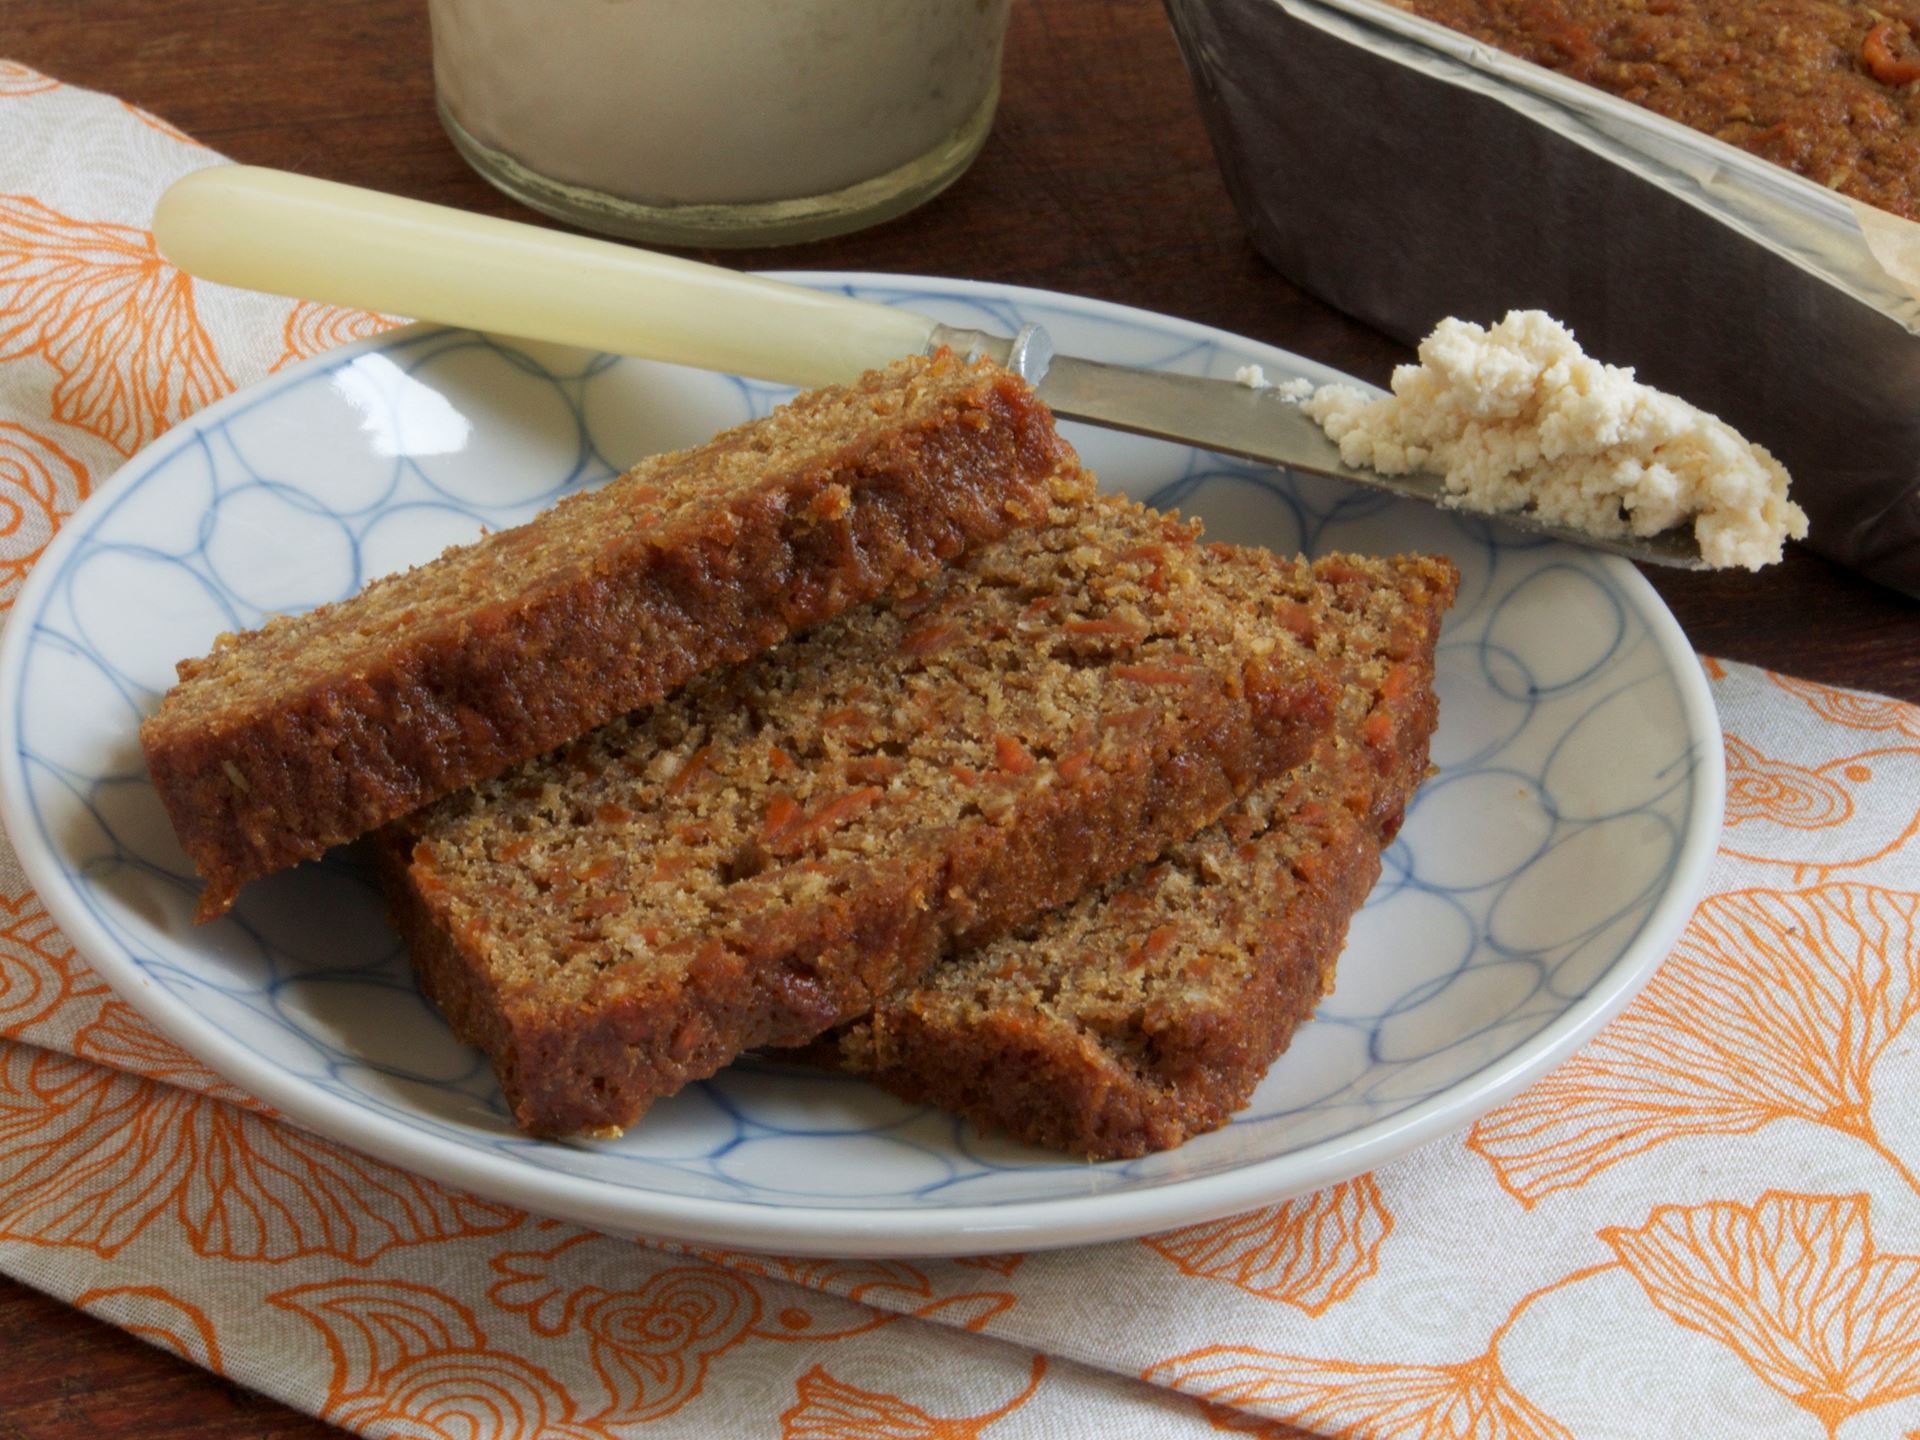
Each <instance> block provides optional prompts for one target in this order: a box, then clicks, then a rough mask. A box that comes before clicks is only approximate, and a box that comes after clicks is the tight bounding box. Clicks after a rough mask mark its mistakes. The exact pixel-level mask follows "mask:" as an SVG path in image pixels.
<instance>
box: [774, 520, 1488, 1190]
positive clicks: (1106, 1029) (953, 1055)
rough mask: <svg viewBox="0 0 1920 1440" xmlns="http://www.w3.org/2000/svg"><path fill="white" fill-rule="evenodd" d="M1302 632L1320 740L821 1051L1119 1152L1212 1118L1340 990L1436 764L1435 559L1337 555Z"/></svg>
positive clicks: (1442, 565) (1094, 1148) (994, 1118)
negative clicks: (1328, 711)
mask: <svg viewBox="0 0 1920 1440" xmlns="http://www.w3.org/2000/svg"><path fill="white" fill-rule="evenodd" d="M1315 568H1316V573H1317V574H1318V575H1319V576H1320V577H1321V579H1322V580H1323V581H1325V582H1326V583H1327V584H1328V586H1329V587H1330V589H1331V590H1332V592H1333V594H1334V595H1335V597H1336V606H1335V613H1334V614H1333V615H1332V616H1331V617H1330V618H1329V619H1326V620H1323V621H1320V622H1318V623H1317V624H1316V625H1315V627H1314V628H1313V631H1312V634H1311V636H1310V639H1311V643H1312V645H1313V648H1314V650H1315V652H1316V653H1317V654H1319V655H1320V656H1321V657H1323V659H1324V660H1325V661H1326V662H1327V663H1329V664H1331V665H1336V666H1339V667H1341V668H1343V669H1344V670H1345V672H1346V679H1345V684H1344V686H1343V689H1342V691H1341V694H1340V698H1339V702H1338V718H1337V721H1336V724H1335V726H1334V728H1333V730H1332V731H1331V732H1330V733H1328V734H1326V735H1325V736H1323V737H1322V738H1321V739H1320V741H1319V743H1318V744H1317V745H1316V746H1315V748H1314V752H1313V754H1312V756H1311V758H1310V759H1309V760H1308V761H1307V763H1306V764H1304V765H1302V766H1301V767H1299V768H1298V769H1296V770H1294V771H1292V772H1290V773H1288V774H1286V775H1284V776H1282V777H1280V778H1279V779H1278V780H1275V781H1272V782H1269V783H1267V784H1264V785H1261V786H1258V787H1256V788H1255V789H1254V790H1252V791H1251V792H1249V793H1248V794H1247V796H1246V797H1245V798H1244V799H1242V800H1241V801H1240V802H1239V803H1238V804H1237V805H1236V806H1235V807H1234V808H1233V809H1232V810H1231V811H1229V812H1228V814H1227V815H1226V816H1225V817H1224V818H1223V819H1222V820H1220V821H1219V822H1217V823H1216V824H1214V825H1212V826H1210V827H1209V828H1208V829H1206V830H1204V831H1202V832H1201V833H1200V834H1199V835H1197V836H1195V837H1193V838H1192V839H1190V840H1188V841H1186V842H1184V843H1181V844H1176V845H1174V846H1173V847H1172V848H1171V849H1169V850H1168V851H1167V852H1166V854H1164V855H1163V856H1161V857H1160V858H1158V859H1156V860H1154V861H1153V862H1151V863H1150V864H1148V865H1146V866H1144V867H1141V868H1138V869H1136V870H1134V871H1133V872H1131V873H1129V874H1127V875H1124V876H1121V877H1119V878H1117V879H1115V880H1113V881H1111V882H1109V883H1108V884H1106V885H1104V886H1102V887H1100V888H1098V889H1096V890H1094V891H1092V892H1090V893H1088V894H1086V895H1084V896H1082V897H1081V898H1080V899H1079V900H1078V901H1076V902H1075V903H1074V904H1072V905H1070V906H1068V907H1066V908H1065V909H1064V910H1060V911H1056V912H1054V913H1052V914H1049V915H1046V916H1043V917H1041V918H1040V919H1039V920H1037V921H1034V922H1031V923H1029V924H1027V925H1025V926H1022V927H1020V928H1019V929H1017V930H1016V931H1014V932H1013V933H1011V934H1009V935H1007V936H1005V937H1004V938H1002V939H1001V940H999V941H997V942H995V943H993V944H990V945H987V946H984V947H981V948H978V949H975V950H973V951H971V952H969V953H966V954H964V955H962V956H960V957H958V958H957V959H955V960H952V961H949V962H947V963H945V964H943V965H941V966H939V967H937V968H936V969H935V970H933V971H932V972H931V973H930V974H929V975H928V976H927V977H926V978H925V979H923V980H922V981H921V982H920V983H919V984H918V985H917V986H914V987H911V988H908V989H906V990H904V991H902V992H899V993H897V994H895V995H893V996H891V997H888V998H886V999H884V1000H882V1002H881V1003H880V1004H879V1005H878V1006H877V1007H876V1008H875V1010H874V1012H873V1013H872V1014H871V1015H870V1016H867V1017H866V1018H864V1019H862V1020H859V1021H857V1022H855V1023H854V1024H852V1025H849V1026H847V1027H845V1028H844V1029H842V1030H839V1031H836V1032H835V1033H834V1034H833V1035H831V1036H828V1037H826V1038H824V1039H823V1040H822V1041H821V1042H818V1043H817V1044H816V1045H814V1046H813V1047H811V1049H810V1050H809V1052H807V1055H808V1058H810V1059H813V1060H816V1061H824V1062H826V1063H829V1064H834V1065H837V1066H839V1067H841V1068H844V1069H848V1070H854V1071H859V1072H863V1073H865V1074H868V1075H870V1076H871V1077H872V1078H873V1079H874V1080H875V1081H877V1082H878V1083H879V1084H880V1085H881V1086H883V1087H884V1088H886V1089H888V1090H890V1091H893V1092H895V1093H896V1094H899V1095H902V1096H904V1097H906V1098H908V1099H912V1100H924V1101H929V1102H931V1103H933V1104H936V1105H940V1106H943V1107H945V1108H947V1109H950V1110H954V1111H957V1112H958V1113H960V1114H962V1115H966V1116H968V1117H970V1118H972V1119H974V1120H976V1121H978V1122H980V1123H981V1124H983V1125H990V1126H997V1127H998V1128H1000V1129H1002V1130H1005V1131H1007V1132H1009V1133H1011V1134H1013V1135H1014V1136H1017V1137H1018V1138H1020V1139H1023V1140H1027V1141H1031V1142H1032V1143H1034V1144H1038V1145H1045V1146H1049V1147H1051V1148H1054V1149H1059V1150H1067V1151H1071V1152H1073V1153H1076V1154H1080V1155H1086V1156H1089V1157H1091V1158H1093V1159H1097V1160H1104V1159H1115V1158H1119V1157H1124V1156H1135V1155H1142V1154H1145V1153H1147V1152H1148V1151H1151V1150H1164V1149H1167V1148H1170V1147H1172V1146H1175V1145H1178V1144H1180V1143H1182V1142H1183V1141H1185V1140H1187V1139H1188V1138H1190V1137H1191V1136H1193V1135H1196V1134H1199V1133H1201V1132H1203V1131H1207V1130H1213V1129H1217V1128H1218V1127H1220V1126H1221V1125H1224V1124H1225V1123H1226V1122H1227V1120H1228V1119H1229V1118H1230V1116H1231V1115H1232V1113H1233V1112H1234V1111H1235V1110H1237V1109H1239V1108H1240V1107H1241V1106H1243V1105H1245V1104H1246V1103H1247V1101H1248V1100H1249V1099H1250V1098H1251V1096H1252V1094H1253V1090H1254V1087H1255V1086H1256V1085H1257V1084H1259V1082H1260V1078H1261V1077H1262V1076H1263V1075H1264V1074H1265V1073H1266V1070H1267V1067H1268V1066H1269V1065H1271V1064H1272V1063H1273V1061H1274V1059H1275V1058H1276V1057H1277V1056H1278V1055H1279V1054H1280V1053H1281V1052H1282V1051H1283V1050H1285V1049H1286V1047H1287V1044H1288V1042H1289V1041H1290V1040H1291V1039H1292V1038H1293V1033H1294V1031H1295V1029H1296V1028H1297V1027H1298V1026H1299V1025H1300V1024H1301V1022H1302V1021H1304V1020H1306V1019H1307V1018H1308V1017H1309V1016H1310V1015H1311V1014H1312V1012H1313V1009H1314V1006H1315V1005H1316V1004H1317V1003H1318V1002H1319V1000H1320V997H1321V996H1322V995H1323V994H1325V993H1326V992H1327V991H1329V990H1331V989H1332V988H1333V976H1334V962H1335V960H1336V959H1337V958H1338V956H1339V953H1340V949H1341V946H1342V944H1343V943H1344V941H1345V937H1346V930H1347V921H1348V919H1349V917H1350V916H1351V915H1352V914H1353V912H1354V911H1355V910H1356V909H1358V908H1359V906H1360V903H1361V902H1362V901H1363V900H1364V899H1365V898H1366V895H1367V892H1368V891H1369V890H1370V889H1372V887H1373V883H1374V881H1375V880H1376V879H1377V878H1378V876H1379V874H1380V849H1381V846H1382V845H1384V844H1385V843H1386V842H1387V841H1389V840H1391V839H1392V838H1393V835H1394V833H1395V832H1396V831H1397V830H1398V829H1399V825H1400V820H1401V816H1402V815H1403V813H1404V811H1405V808H1406V805H1407V802H1408V800H1409V798H1410V797H1411V795H1412V794H1413V791H1414V788H1415V787H1416V786H1417V785H1418V784H1419V783H1420V780H1421V778H1422V777H1423V775H1424V774H1425V772H1426V765H1427V742H1428V739H1429V737H1430V736H1431V734H1432V731H1433V727H1434V723H1435V718H1436V714H1437V710H1436V702H1435V698H1434V690H1433V649H1434V641H1435V637H1436V636H1437V634H1438V632H1439V628H1440V617H1441V614H1442V612H1443V611H1444V610H1445V609H1446V607H1447V606H1448V605H1449V604H1451V603H1452V599H1453V594H1454V589H1455V586H1456V584H1457V577H1456V575H1455V572H1454V570H1453V567H1452V566H1451V565H1450V564H1449V563H1448V562H1446V561H1444V560H1436V559H1427V558H1413V559H1398V560H1391V561H1380V560H1363V559H1359V558H1356V557H1352V556H1334V557H1330V558H1328V559H1325V560H1322V561H1321V562H1319V564H1318V565H1317V566H1316V567H1315Z"/></svg>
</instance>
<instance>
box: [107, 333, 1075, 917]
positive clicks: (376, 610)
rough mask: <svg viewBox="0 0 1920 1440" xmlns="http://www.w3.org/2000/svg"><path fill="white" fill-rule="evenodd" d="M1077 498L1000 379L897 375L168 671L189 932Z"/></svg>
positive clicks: (171, 802)
mask: <svg viewBox="0 0 1920 1440" xmlns="http://www.w3.org/2000/svg"><path fill="white" fill-rule="evenodd" d="M1089 485H1090V482H1089V481H1088V479H1087V478H1086V477H1085V475H1084V472H1082V471H1081V469H1080V468H1079V465H1078V462H1077V460H1076V459H1075V457H1074V455H1073V453H1072V451H1071V449H1070V448H1069V447H1068V446H1067V444H1066V443H1065V442H1064V441H1062V440H1061V439H1060V437H1059V435H1058V434H1057V433H1056V432H1055V430H1054V426H1053V418H1052V416H1051V415H1050V414H1049V413H1048V411H1047V409H1046V407H1045V406H1044V405H1043V404H1041V403H1040V401H1039V400H1037V399H1036V398H1035V397H1034V394H1033V392H1032V391H1031V390H1030V389H1029V388H1028V387H1027V386H1026V385H1025V384H1024V383H1023V382H1022V381H1020V380H1019V379H1018V378H1017V377H1015V376H1013V375H1010V374H1008V373H1007V372H1005V371H1003V370H1001V369H999V368H998V367H996V366H993V365H991V364H988V363H985V362H977V363H963V362H961V361H959V360H956V359H955V358H953V357H952V356H951V355H947V354H942V355H941V356H939V357H936V358H934V359H931V360H927V359H909V360H903V361H900V362H898V363H896V364H895V365H893V366H891V367H889V368H888V369H886V370H884V371H876V372H873V373H870V374H868V375H866V376H865V377H863V378H862V379H861V380H860V381H858V382H857V383H856V384H853V385H851V386H846V387H836V388H832V389H827V390H821V391H816V392H813V393H810V394H807V395H803V396H801V397H799V398H798V399H796V400H794V401H793V402H792V403H791V404H789V405H786V406H783V407H782V408H781V409H779V410H776V411H775V412H774V413H773V414H771V415H769V416H767V417H766V418H764V419H761V420H757V421H754V422H752V423H750V424H746V425H742V426H739V427H738V428H736V429H732V430H728V431H726V432H724V433H722V434H721V435H719V436H717V437H715V438H714V439H713V440H711V441H709V442H708V443H707V444H705V445H702V446H699V447H698V448H696V449H693V450H685V451H680V452H676V453H674V454H669V455H661V456H656V457H654V458H652V459H649V460H646V461H643V462H642V463H641V464H639V465H637V466H636V467H634V469H632V470H630V471H629V472H627V474H625V475H624V476H622V477H621V478H619V479H618V480H616V481H614V482H613V483H611V484H609V485H607V486H605V487H604V488H602V489H600V490H597V491H594V492H592V493H587V494H581V495H575V496H572V497H569V498H568V499H565V500H563V501H561V502H560V503H559V504H558V505H555V506H554V507H553V508H552V509H550V510H548V511H546V512H545V513H543V514H542V515H540V516H538V517H537V518H536V519H534V520H533V521H531V522H529V523H528V524H525V525H522V526H519V527H517V528H515V529H512V530H505V531H501V532H499V533H497V534H493V535H489V536H487V537H485V538H484V539H482V540H480V541H479V542H477V543H475V544H472V545H467V546H462V547H459V548H456V549H453V550H449V551H448V552H447V553H446V554H444V555H442V556H441V557H440V558H439V559H438V560H435V561H433V562H431V563H430V564H427V565H423V566H420V567H419V568H417V569H414V570H409V571H407V572H405V573H403V574H399V575H394V576H390V577H388V578H386V579H383V580H378V581H375V582H374V583H373V584H372V585H370V586H368V587H367V588H366V589H365V590H364V591H362V592H361V593H360V594H359V595H357V596H355V597H353V598H352V599H350V600H346V601H342V602H340V603H339V604H335V605H326V606H322V607H320V608H319V609H317V610H314V611H312V612H310V613H308V614H305V615H301V616H298V617H294V618H288V619H276V620H274V621H272V622H270V623H269V624H267V625H266V626H264V627H263V628H261V629H259V630H254V631H250V632H247V633H245V634H241V635H229V636H223V637H222V638H221V640H220V641H219V642H218V643H217V645H216V646H215V648H214V651H213V653H212V654H210V655H208V656H206V657H204V658H202V659H198V660H189V661H185V662H183V663H182V664H181V665H180V667H179V672H180V682H179V684H178V685H176V686H175V687H174V688H173V689H172V690H170V691H169V692H168V693H167V695H166V697H165V698H164V700H163V701H162V702H161V705H160V708H159V710H158V712H157V713H156V714H154V715H153V716H152V717H151V718H150V719H149V720H148V721H147V722H146V724H145V725H144V726H143V727H142V728H141V737H140V738H141V744H142V746H143V747H144V748H145V750H146V754H147V762H148V765H149V767H150V769H151V770H152V774H153V781H154V785H155V786H156V788H157V789H158V790H159V793H160V797H161V799H162V800H163V801H164V802H165V804H166V808H167V813H168V815H169V816H170V817H171V818H172V820H173V825H174V828H175V830H176V831H177V832H178V834H179V837H180V841H181V843H182V845H183V846H184V847H185V848H186V851H187V853H188V855H189V856H190V857H191V858H192V860H193V863H194V865H195V867H196V868H197V869H198V870H199V872H200V874H201V876H202V877H203V878H204V879H205V880H206V890H205V893H204V896H203V898H202V900H201V906H200V918H201V919H208V918H211V917H213V916H216V915H219V914H221V913H222V912H224V911H225V910H226V909H227V908H228V906H230V905H231V904H232V902H233V899H234V896H235V893H236V892H237V891H238V889H239V887H240V886H241V884H242V883H244V882H245V881H247V880H250V879H254V878H256V877H258V876H261V875H265V874H268V873H270V872H272V871H275V870H279V869H282V868H284V867H286V866H288V865H291V864H293V863H294V862H295V861H298V860H302V859H309V858H312V857H314V856H317V855H319V854H320V853H321V852H322V851H323V850H325V849H326V848H327V847H328V846H330V845H335V844H338V843H340V842H343V841H346V840H351V839H352V838H354V837H355V836H356V835H361V834H365V833H367V832H368V831H370V830H373V829H375V828H377V827H378V826H380V825H383V824H385V823H386V822H388V821H390V820H394V819H397V818H398V817H400V816H402V815H405V814H407V813H408V812H409V811H412V810H414V809H417V808H418V807H420V806H421V805H423V804H426V803H428V802H429V801H432V800H435V799H438V798H439V797H441V796H443V795H447V794H451V793H452V792H453V791H455V790H458V789H460V788H461V787H462V786H465V785H469V784H472V783H473V782H474V781H477V780H482V779H486V778H488V777H490V776H494V775H498V774H500V773H502V772H503V771H505V770H507V769H509V768H511V767H512V766H514V765H516V764H519V763H520V762H521V761H523V760H528V759H531V758H532V757H534V756H536V755H539V754H541V753H543V752H544V751H547V750H549V749H552V748H553V747H554V746H556V745H559V744H563V743H564V742H566V741H568V740H571V739H573V738H574V737H575V736H578V735H581V734H583V733H585V732H586V731H588V730H591V729H592V728H594V727H595V726H597V725H600V724H603V723H605V722H606V721H608V720H610V719H612V718H613V717H614V716H616V715H621V714H624V713H626V712H627V711H629V710H633V709H635V708H637V707H639V706H642V705H648V704H651V703H652V702H654V701H656V700H658V699H660V698H661V697H662V696H664V695H667V694H669V693H671V692H672V691H673V690H674V689H675V688H677V687H678V686H680V685H682V684H683V683H685V682H686V681H687V680H688V679H690V678H691V677H693V676H695V675H697V674H699V673H700V672H702V671H704V670H706V669H707V668H709V667H710V666H712V665H715V664H718V663H723V662H728V661H737V660H741V659H744V658H746V657H748V656H751V655H754V654H757V653H758V652H760V651H761V650H764V649H766V648H767V647H768V646H770V645H773V644H775V643H777V642H778V641H779V640H781V639H782V638H784V637H785V636H787V635H789V634H791V633H793V632H795V631H797V630H800V629H803V628H805V627H807V626H810V625H816V624H818V623H820V622H821V621H823V620H826V619H828V618H830V617H832V616H834V615H837V614H839V613H840V612H841V611H843V610H845V609H846V608H847V607H848V606H850V605H854V604H857V603H860V602H864V601H866V600H869V599H871V598H873V597H874V596H876V595H879V594H881V593H883V592H884V591H886V590H888V589H889V588H891V587H893V586H895V585H897V584H899V583H900V582H902V581H905V580H913V579H918V578H924V577H926V576H928V575H930V574H932V573H933V572H935V571H936V570H937V569H939V568H940V567H941V566H943V565H945V564H946V563H948V562H949V561H951V560H952V559H954V558H955V557H956V556H958V555H960V554H962V553H963V552H965V551H966V550H968V549H970V548H971V547H973V546H974V545H977V544H980V543H982V542H984V541H987V540H992V539H995V538H997V537H999V536H1001V535H1003V534H1005V533H1007V532H1008V531H1009V530H1010V529H1012V528H1015V527H1018V526H1020V525H1023V524H1029V523H1034V522H1037V521H1038V520H1039V519H1041V518H1042V517H1043V516H1044V515H1045V514H1046V513H1047V510H1048V507H1049V505H1050V504H1052V503H1054V502H1057V501H1064V500H1069V499H1073V498H1076V497H1079V496H1081V495H1084V494H1085V493H1086V491H1087V489H1088V487H1089Z"/></svg>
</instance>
